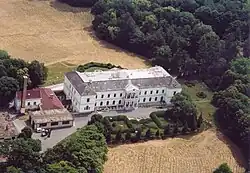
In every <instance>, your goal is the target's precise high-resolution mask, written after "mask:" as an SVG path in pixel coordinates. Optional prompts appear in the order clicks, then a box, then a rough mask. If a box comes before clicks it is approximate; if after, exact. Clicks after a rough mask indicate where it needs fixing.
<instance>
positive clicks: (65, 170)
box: [47, 161, 87, 173]
mask: <svg viewBox="0 0 250 173" xmlns="http://www.w3.org/2000/svg"><path fill="white" fill-rule="evenodd" d="M47 173H87V170H86V169H85V168H82V169H81V171H79V170H77V169H76V168H74V167H73V165H72V164H71V163H69V162H65V161H60V162H58V163H54V164H49V165H48V166H47Z"/></svg>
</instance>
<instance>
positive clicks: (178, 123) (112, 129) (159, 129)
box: [88, 109, 206, 145]
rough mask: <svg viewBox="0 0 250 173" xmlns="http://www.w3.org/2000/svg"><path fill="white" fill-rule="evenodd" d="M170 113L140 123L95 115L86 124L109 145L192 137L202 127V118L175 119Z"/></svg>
mask: <svg viewBox="0 0 250 173" xmlns="http://www.w3.org/2000/svg"><path fill="white" fill-rule="evenodd" d="M173 111H174V109H169V110H167V111H157V112H152V113H151V114H150V118H147V119H140V120H138V119H129V118H128V117H126V116H125V115H118V116H106V117H102V115H100V114H95V115H93V116H92V117H91V120H90V121H89V123H88V124H89V125H91V124H94V125H96V126H97V127H98V129H99V130H100V131H101V132H102V133H103V134H104V136H105V137H106V141H107V143H108V144H110V145H114V144H121V143H130V142H132V143H135V142H139V141H147V140H152V139H166V138H168V137H176V136H180V135H187V134H194V133H197V132H200V131H202V130H203V129H204V128H205V127H206V125H205V123H203V118H202V114H200V115H199V117H198V118H197V116H196V115H195V114H193V115H191V114H190V116H182V115H181V112H179V113H180V114H179V115H177V113H176V112H173Z"/></svg>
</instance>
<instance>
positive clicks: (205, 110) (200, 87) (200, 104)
mask: <svg viewBox="0 0 250 173" xmlns="http://www.w3.org/2000/svg"><path fill="white" fill-rule="evenodd" d="M182 87H183V91H184V92H186V93H187V94H189V95H190V97H191V98H192V100H193V102H194V103H195V104H196V106H197V109H198V111H199V113H200V112H202V114H203V117H204V118H205V119H206V120H208V121H213V113H214V112H215V107H214V106H213V105H211V103H210V102H211V99H212V97H213V92H212V91H210V90H209V88H208V87H207V86H206V85H205V84H203V83H197V84H195V86H192V87H188V86H186V85H185V84H184V83H182ZM201 91H203V92H204V93H205V94H206V95H207V97H206V98H204V99H203V98H199V97H197V96H196V93H197V92H201Z"/></svg>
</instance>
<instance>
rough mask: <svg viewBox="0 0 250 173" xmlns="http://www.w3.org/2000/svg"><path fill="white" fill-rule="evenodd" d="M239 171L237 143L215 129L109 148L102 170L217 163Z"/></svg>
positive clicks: (194, 172)
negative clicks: (185, 135)
mask: <svg viewBox="0 0 250 173" xmlns="http://www.w3.org/2000/svg"><path fill="white" fill-rule="evenodd" d="M224 162H226V163H228V164H229V166H230V167H231V168H232V170H233V172H234V173H243V172H244V169H243V165H245V163H244V161H243V158H242V156H241V154H240V152H239V151H238V149H237V147H235V146H234V145H230V147H229V141H228V140H227V139H226V138H225V137H224V136H223V135H222V134H220V133H219V132H215V130H207V131H204V132H202V133H200V134H198V135H196V136H193V137H190V138H188V139H183V138H173V139H167V140H155V141H148V142H145V143H138V144H127V145H121V146H117V147H114V148H109V152H108V161H107V162H106V164H105V168H104V173H212V172H213V170H214V169H215V168H216V167H218V166H219V165H220V164H221V163H224Z"/></svg>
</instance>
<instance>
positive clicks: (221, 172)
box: [213, 163, 233, 173]
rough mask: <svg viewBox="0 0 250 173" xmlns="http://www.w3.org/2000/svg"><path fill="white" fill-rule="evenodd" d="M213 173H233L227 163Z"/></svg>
mask: <svg viewBox="0 0 250 173" xmlns="http://www.w3.org/2000/svg"><path fill="white" fill-rule="evenodd" d="M213 173H233V171H232V170H231V169H230V168H229V166H228V165H227V163H223V164H221V165H220V166H219V167H218V168H217V169H216V170H215V171H214V172H213Z"/></svg>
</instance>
